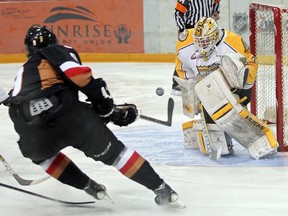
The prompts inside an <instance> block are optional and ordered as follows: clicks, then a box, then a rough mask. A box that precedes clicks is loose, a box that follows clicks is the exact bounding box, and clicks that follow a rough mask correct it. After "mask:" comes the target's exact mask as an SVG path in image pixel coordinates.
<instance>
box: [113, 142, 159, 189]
mask: <svg viewBox="0 0 288 216" xmlns="http://www.w3.org/2000/svg"><path fill="white" fill-rule="evenodd" d="M113 166H114V167H116V168H117V169H118V170H119V171H120V172H121V173H122V174H123V175H125V176H126V177H128V178H130V179H131V180H133V181H135V182H137V183H139V184H141V185H143V186H145V187H147V188H148V189H151V190H155V189H156V188H158V187H159V185H161V184H162V183H163V182H164V181H163V179H161V178H160V177H159V175H158V174H157V173H156V172H155V171H154V169H153V168H152V167H151V166H150V164H149V163H148V161H146V160H145V159H144V158H143V157H142V156H141V155H139V154H138V153H137V152H136V151H134V150H131V149H128V148H127V147H125V148H124V149H123V151H122V152H121V154H120V155H119V156H118V158H117V159H116V160H115V163H114V164H113Z"/></svg>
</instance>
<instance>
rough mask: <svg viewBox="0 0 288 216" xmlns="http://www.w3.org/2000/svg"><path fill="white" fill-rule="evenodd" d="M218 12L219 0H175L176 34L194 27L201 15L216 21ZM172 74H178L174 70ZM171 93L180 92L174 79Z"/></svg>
mask: <svg viewBox="0 0 288 216" xmlns="http://www.w3.org/2000/svg"><path fill="white" fill-rule="evenodd" d="M219 13H220V0H177V3H176V6H175V11H174V14H173V15H174V19H175V23H176V26H177V29H178V34H180V33H181V32H183V31H184V30H185V29H189V28H194V25H195V24H196V23H197V21H198V20H200V19H201V18H202V17H203V16H206V17H213V18H214V19H215V20H216V21H217V20H218V19H219ZM173 76H178V75H177V72H176V70H174V74H173ZM171 94H173V95H180V94H181V91H180V87H179V86H178V83H177V82H176V81H175V80H174V79H173V84H172V93H171Z"/></svg>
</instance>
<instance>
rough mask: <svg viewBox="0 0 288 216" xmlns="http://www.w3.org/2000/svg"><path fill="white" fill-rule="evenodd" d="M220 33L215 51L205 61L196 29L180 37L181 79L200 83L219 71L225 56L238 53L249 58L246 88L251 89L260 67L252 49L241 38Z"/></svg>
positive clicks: (177, 51)
mask: <svg viewBox="0 0 288 216" xmlns="http://www.w3.org/2000/svg"><path fill="white" fill-rule="evenodd" d="M220 32H221V33H220V34H219V35H220V39H219V41H218V42H217V43H216V46H215V49H214V50H213V52H212V54H211V55H210V56H209V58H208V59H205V60H204V59H203V57H202V55H201V53H200V52H199V50H198V48H197V46H196V44H195V43H194V38H193V33H194V29H187V30H185V31H184V32H183V33H182V34H180V35H179V38H178V42H177V45H176V54H177V58H176V71H177V73H178V75H179V77H180V78H182V79H193V80H194V81H199V80H201V79H202V78H204V77H205V76H207V75H208V74H210V73H211V72H213V71H215V70H216V69H218V67H219V65H220V60H221V57H222V55H223V54H228V53H236V52H238V53H241V54H242V55H244V56H245V57H246V58H247V63H248V64H247V67H248V68H249V75H248V79H247V81H246V85H245V86H244V88H245V89H249V88H251V87H252V86H253V84H254V81H255V79H256V73H257V68H258V65H257V64H256V62H255V58H254V56H253V55H252V54H251V53H250V47H249V46H248V45H247V44H246V43H245V42H244V41H243V39H242V37H241V36H239V35H237V34H235V33H233V32H230V31H225V30H224V29H221V30H220Z"/></svg>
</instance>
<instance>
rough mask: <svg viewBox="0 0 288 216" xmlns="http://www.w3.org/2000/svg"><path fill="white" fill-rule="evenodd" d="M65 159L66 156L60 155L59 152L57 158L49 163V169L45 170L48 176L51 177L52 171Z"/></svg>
mask: <svg viewBox="0 0 288 216" xmlns="http://www.w3.org/2000/svg"><path fill="white" fill-rule="evenodd" d="M65 158H66V155H64V154H62V153H61V152H60V153H59V154H58V155H57V157H56V158H55V159H54V161H53V162H52V163H51V165H50V166H49V168H48V169H47V170H46V172H47V173H48V174H49V175H52V174H53V173H54V171H55V170H56V169H57V168H58V167H59V165H60V164H61V163H62V161H64V160H65Z"/></svg>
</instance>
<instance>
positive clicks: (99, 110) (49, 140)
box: [9, 25, 178, 205]
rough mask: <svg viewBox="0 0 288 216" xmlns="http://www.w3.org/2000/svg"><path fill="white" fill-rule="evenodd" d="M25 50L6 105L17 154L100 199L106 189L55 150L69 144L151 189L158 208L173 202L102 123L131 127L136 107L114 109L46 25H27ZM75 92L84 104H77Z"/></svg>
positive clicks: (169, 192)
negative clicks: (80, 94) (13, 131)
mask: <svg viewBox="0 0 288 216" xmlns="http://www.w3.org/2000/svg"><path fill="white" fill-rule="evenodd" d="M25 46H26V50H27V55H28V60H27V62H25V63H24V64H23V66H22V67H21V68H20V70H19V71H18V73H17V76H16V79H15V83H14V87H13V89H12V91H11V97H10V104H9V115H10V118H11V120H12V121H13V123H14V128H15V130H16V132H17V133H18V134H19V142H18V143H19V148H20V150H21V152H22V154H23V156H24V157H27V158H30V159H31V160H32V161H33V162H34V163H35V164H38V165H40V166H42V167H43V168H44V170H45V171H46V172H47V173H48V174H49V175H51V176H52V177H54V178H55V179H57V180H59V181H60V182H62V183H64V184H67V185H70V186H72V187H75V188H78V189H81V190H84V191H85V192H87V193H88V194H90V195H91V196H93V197H94V198H96V199H99V200H101V199H103V198H104V197H105V196H106V195H107V193H106V187H105V186H104V185H102V184H98V183H96V182H95V181H94V180H92V179H90V178H89V177H88V176H87V175H86V174H85V173H83V172H82V171H81V170H80V169H79V168H78V167H77V166H76V165H75V164H74V163H73V162H72V161H71V160H70V159H69V158H68V157H67V156H66V155H64V154H63V153H61V152H60V151H61V150H62V149H64V148H65V147H68V146H72V147H74V148H77V149H79V150H81V151H82V152H84V153H85V155H86V156H87V157H90V158H93V159H94V160H95V161H101V162H103V163H104V164H106V165H109V166H114V167H115V168H116V169H118V170H119V171H120V172H121V173H122V174H123V175H125V176H126V177H128V178H130V179H131V180H133V181H135V182H137V183H139V184H141V185H143V186H145V187H146V188H148V189H150V190H152V191H154V193H155V194H156V197H155V201H156V203H157V204H158V205H166V204H169V203H173V202H176V200H177V199H178V195H177V193H176V192H175V191H174V190H172V189H171V187H169V185H168V184H166V183H165V182H164V180H163V179H162V178H160V177H159V175H158V174H157V173H156V172H155V171H154V169H153V168H152V167H151V165H150V164H149V162H148V161H147V160H145V159H144V158H143V157H142V156H141V155H139V154H138V153H137V152H136V151H134V150H132V149H129V148H127V147H126V146H125V145H124V144H123V143H122V142H121V141H120V140H118V139H117V137H115V135H114V134H113V132H112V131H111V130H110V129H109V128H108V127H107V126H106V123H107V122H112V123H114V124H116V125H119V126H127V125H128V124H130V123H133V122H134V121H135V119H136V117H137V108H136V106H135V105H123V106H117V105H114V102H113V98H112V96H111V95H110V93H109V91H108V88H107V85H106V82H105V81H104V80H103V79H102V78H94V77H93V76H92V71H91V69H90V67H88V66H83V65H82V63H81V60H80V57H79V55H78V53H77V52H76V51H75V50H74V49H73V48H71V47H67V46H62V45H59V44H58V41H57V38H56V36H55V34H54V33H53V32H52V30H50V29H49V28H47V27H46V26H41V25H33V26H31V27H30V28H29V29H28V31H27V34H26V37H25ZM79 91H80V92H82V93H84V94H85V95H86V96H87V100H88V101H90V103H89V104H88V103H84V102H81V101H79V98H78V93H79Z"/></svg>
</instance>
